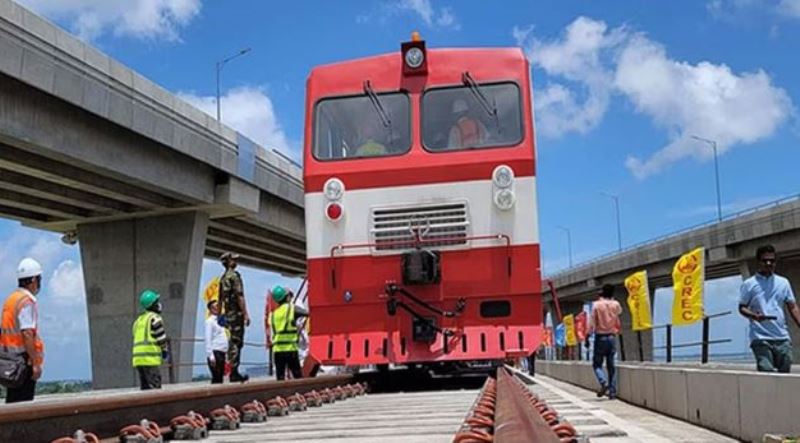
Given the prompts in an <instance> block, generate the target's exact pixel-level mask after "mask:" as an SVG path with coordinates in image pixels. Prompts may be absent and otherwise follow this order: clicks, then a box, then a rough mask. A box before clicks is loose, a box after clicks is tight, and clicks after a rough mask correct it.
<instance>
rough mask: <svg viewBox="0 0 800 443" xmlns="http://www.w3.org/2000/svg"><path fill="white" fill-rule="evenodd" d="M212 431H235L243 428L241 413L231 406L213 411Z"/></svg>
mask: <svg viewBox="0 0 800 443" xmlns="http://www.w3.org/2000/svg"><path fill="white" fill-rule="evenodd" d="M210 415H211V429H213V430H215V431H223V430H228V431H235V430H237V429H239V428H240V427H242V418H241V415H239V411H237V410H236V408H233V407H231V406H230V405H225V406H224V407H222V408H219V409H214V410H213V411H211V414H210Z"/></svg>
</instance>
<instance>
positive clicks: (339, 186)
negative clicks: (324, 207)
mask: <svg viewBox="0 0 800 443" xmlns="http://www.w3.org/2000/svg"><path fill="white" fill-rule="evenodd" d="M323 192H324V193H325V198H327V199H328V200H330V201H336V200H339V199H341V198H342V194H344V183H342V181H341V180H339V179H338V178H331V179H328V181H326V182H325V186H324V187H323Z"/></svg>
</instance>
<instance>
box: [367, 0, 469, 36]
mask: <svg viewBox="0 0 800 443" xmlns="http://www.w3.org/2000/svg"><path fill="white" fill-rule="evenodd" d="M403 12H411V13H413V14H415V15H417V16H418V17H419V18H420V19H421V20H422V21H423V23H425V25H426V26H427V27H429V28H440V29H452V30H459V29H461V24H460V23H459V22H458V18H457V17H456V16H455V14H453V9H452V8H450V7H446V6H445V7H441V8H439V9H438V10H437V9H436V8H434V6H433V4H431V0H392V1H389V2H387V3H383V4H381V5H380V6H379V7H378V8H376V9H375V10H373V11H372V12H367V13H362V14H359V15H357V16H356V23H359V24H367V23H371V22H373V21H377V22H378V23H381V24H383V23H385V22H386V21H387V20H388V19H389V18H390V17H392V16H394V15H396V14H398V13H403Z"/></svg>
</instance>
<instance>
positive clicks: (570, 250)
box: [556, 226, 572, 268]
mask: <svg viewBox="0 0 800 443" xmlns="http://www.w3.org/2000/svg"><path fill="white" fill-rule="evenodd" d="M556 228H558V229H561V230H562V231H564V232H566V233H567V253H568V254H569V267H570V268H571V267H572V234H571V233H570V230H569V228H565V227H563V226H556Z"/></svg>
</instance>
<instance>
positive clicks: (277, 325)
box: [269, 286, 308, 380]
mask: <svg viewBox="0 0 800 443" xmlns="http://www.w3.org/2000/svg"><path fill="white" fill-rule="evenodd" d="M272 299H273V300H275V303H278V305H279V306H278V308H277V309H275V310H274V311H272V312H271V313H270V314H269V325H270V333H271V334H270V340H269V341H270V342H271V344H272V353H273V355H272V358H273V359H274V361H275V376H276V378H277V379H278V380H283V379H285V378H286V368H287V367H288V368H289V370H290V371H291V373H292V378H302V376H303V374H302V372H301V371H300V356H299V355H298V352H297V342H298V340H299V339H300V335H299V334H298V331H297V319H299V318H302V317H308V312H307V311H306V310H305V309H303V308H302V307H301V306H295V304H294V303H293V302H292V292H291V291H290V290H288V289H286V288H284V287H283V286H275V287H274V288H272Z"/></svg>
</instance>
